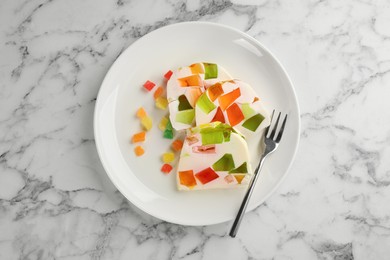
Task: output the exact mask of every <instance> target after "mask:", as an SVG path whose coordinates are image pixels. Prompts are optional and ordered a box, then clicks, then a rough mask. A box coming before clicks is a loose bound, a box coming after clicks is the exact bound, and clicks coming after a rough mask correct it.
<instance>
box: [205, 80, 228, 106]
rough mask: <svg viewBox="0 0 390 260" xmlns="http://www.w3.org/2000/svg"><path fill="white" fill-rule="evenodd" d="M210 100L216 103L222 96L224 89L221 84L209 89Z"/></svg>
mask: <svg viewBox="0 0 390 260" xmlns="http://www.w3.org/2000/svg"><path fill="white" fill-rule="evenodd" d="M207 92H208V94H209V97H210V100H211V101H213V102H214V100H216V99H217V98H218V97H219V96H220V95H222V94H223V93H224V92H223V89H222V85H221V83H216V84H214V85H212V86H211V87H209V88H208V89H207Z"/></svg>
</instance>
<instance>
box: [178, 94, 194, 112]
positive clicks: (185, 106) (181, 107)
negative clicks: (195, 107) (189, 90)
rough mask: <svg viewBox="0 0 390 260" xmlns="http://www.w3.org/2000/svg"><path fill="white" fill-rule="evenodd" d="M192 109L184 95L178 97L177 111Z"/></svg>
mask: <svg viewBox="0 0 390 260" xmlns="http://www.w3.org/2000/svg"><path fill="white" fill-rule="evenodd" d="M188 109H192V106H191V104H190V102H188V99H187V97H186V96H185V95H181V96H179V111H183V110H188Z"/></svg>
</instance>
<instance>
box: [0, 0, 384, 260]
mask: <svg viewBox="0 0 390 260" xmlns="http://www.w3.org/2000/svg"><path fill="white" fill-rule="evenodd" d="M389 17H390V3H389V2H388V1H385V0H379V1H364V0H360V1H357V0H356V1H355V0H347V1H335V0H331V1H316V0H305V1H299V2H298V1H269V0H259V1H257V0H256V1H255V0H231V1H225V0H215V1H205V0H191V1H190V0H187V1H172V0H163V1H156V0H146V1H135V0H115V1H103V0H86V1H75V0H70V1H64V0H32V1H26V0H16V1H11V0H5V1H1V2H0V79H1V80H0V259H267V260H268V259H269V260H271V259H273V260H287V259H324V260H325V259H338V260H347V259H348V260H352V259H364V260H366V259H375V260H380V259H389V255H390V248H389V245H390V206H389V203H388V201H389V200H388V198H389V197H390V189H389V185H390V167H389V165H390V164H389V161H390V146H389V144H390V130H389V129H390V105H389V102H388V97H390V88H389V84H390V52H389V49H390V18H389ZM196 20H200V21H211V22H216V23H221V24H226V25H230V26H233V27H235V28H237V29H240V30H242V31H245V32H247V33H248V34H250V35H252V36H253V37H255V38H257V39H258V40H260V41H261V42H262V43H263V44H264V45H265V46H267V47H268V48H269V49H270V50H271V51H272V52H274V54H275V55H276V56H277V57H278V58H279V59H280V60H281V62H282V63H283V64H284V65H285V67H286V69H287V71H288V72H289V74H290V76H291V78H292V80H293V82H294V84H295V88H296V92H297V95H298V98H299V103H300V106H301V119H302V132H301V142H300V146H299V151H298V154H297V157H296V160H295V162H294V164H293V167H292V168H291V172H290V174H289V175H288V177H287V178H286V180H285V181H284V183H283V184H282V185H281V187H280V188H279V189H278V190H277V191H276V192H275V194H274V195H273V196H272V197H271V198H269V199H268V200H267V201H266V203H264V204H263V205H261V206H260V207H258V208H257V209H256V210H254V211H253V212H251V213H249V214H247V216H246V218H245V219H244V222H243V224H242V227H241V229H240V232H239V234H238V236H237V238H236V239H232V238H229V237H227V236H226V234H227V230H228V228H229V226H230V223H223V224H219V225H213V226H207V227H186V226H179V225H174V224H170V223H166V222H163V221H161V220H158V219H156V218H154V217H151V216H149V215H147V214H145V213H143V212H142V211H140V210H138V209H137V208H135V207H134V206H132V205H130V204H129V203H127V201H126V200H125V199H124V197H123V196H122V195H121V194H120V193H118V191H116V189H115V188H114V187H113V186H112V184H111V183H110V181H109V180H108V178H107V176H106V175H105V173H104V170H103V168H102V165H101V164H100V161H99V159H98V156H97V152H96V148H95V143H94V137H93V129H92V120H93V119H92V118H93V116H92V115H93V110H94V105H95V101H96V96H97V93H98V90H99V87H100V83H101V81H102V79H103V77H104V75H105V73H106V72H107V70H108V68H109V67H110V65H111V64H112V62H113V61H114V60H115V59H116V58H117V57H118V56H119V55H120V53H121V52H122V51H123V50H124V49H126V47H127V46H129V45H130V44H131V43H133V42H134V41H135V40H137V39H138V38H140V37H142V36H143V35H145V34H147V33H149V32H151V31H153V30H155V29H157V28H159V27H162V26H165V25H168V24H172V23H176V22H181V21H196Z"/></svg>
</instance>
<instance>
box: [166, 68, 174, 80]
mask: <svg viewBox="0 0 390 260" xmlns="http://www.w3.org/2000/svg"><path fill="white" fill-rule="evenodd" d="M172 74H173V72H172V71H171V70H168V71H167V73H165V75H164V78H165V79H166V80H169V79H170V78H171V76H172Z"/></svg>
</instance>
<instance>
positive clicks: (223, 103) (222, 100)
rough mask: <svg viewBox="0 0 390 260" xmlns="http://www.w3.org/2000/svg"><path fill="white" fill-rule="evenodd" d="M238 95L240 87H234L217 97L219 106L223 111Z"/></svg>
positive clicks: (239, 94)
mask: <svg viewBox="0 0 390 260" xmlns="http://www.w3.org/2000/svg"><path fill="white" fill-rule="evenodd" d="M239 96H241V90H240V88H236V89H235V90H233V91H231V92H229V93H227V94H225V95H223V96H220V97H219V98H218V101H219V106H220V107H221V108H222V110H223V111H225V110H226V108H228V107H229V106H230V105H231V104H232V103H233V102H234V101H235V100H236V99H237V98H239Z"/></svg>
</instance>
